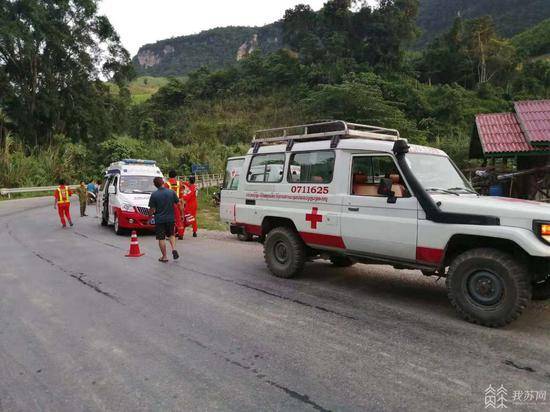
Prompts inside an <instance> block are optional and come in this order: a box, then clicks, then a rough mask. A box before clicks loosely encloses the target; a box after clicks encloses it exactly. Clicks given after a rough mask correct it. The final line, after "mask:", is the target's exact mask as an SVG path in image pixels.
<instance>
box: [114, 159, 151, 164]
mask: <svg viewBox="0 0 550 412" xmlns="http://www.w3.org/2000/svg"><path fill="white" fill-rule="evenodd" d="M122 163H124V164H127V165H148V166H156V164H157V162H156V161H154V160H142V159H124V160H122Z"/></svg>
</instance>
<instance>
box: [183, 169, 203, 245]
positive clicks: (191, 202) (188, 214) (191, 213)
mask: <svg viewBox="0 0 550 412" xmlns="http://www.w3.org/2000/svg"><path fill="white" fill-rule="evenodd" d="M183 200H184V201H185V208H184V213H185V219H186V221H187V222H188V224H187V225H186V226H193V237H197V229H198V225H197V209H198V206H199V205H198V202H197V187H196V186H195V176H189V181H188V182H187V183H186V184H185V192H184V194H183Z"/></svg>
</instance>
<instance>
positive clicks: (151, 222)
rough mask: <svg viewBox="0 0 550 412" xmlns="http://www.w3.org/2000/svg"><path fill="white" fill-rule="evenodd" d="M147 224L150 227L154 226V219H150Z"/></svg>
mask: <svg viewBox="0 0 550 412" xmlns="http://www.w3.org/2000/svg"><path fill="white" fill-rule="evenodd" d="M149 224H150V225H154V224H155V218H154V217H152V218H151V219H149Z"/></svg>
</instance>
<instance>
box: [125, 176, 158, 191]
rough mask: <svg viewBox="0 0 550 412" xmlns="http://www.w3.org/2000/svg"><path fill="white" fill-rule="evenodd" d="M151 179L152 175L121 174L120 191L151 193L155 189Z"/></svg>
mask: <svg viewBox="0 0 550 412" xmlns="http://www.w3.org/2000/svg"><path fill="white" fill-rule="evenodd" d="M153 179H154V176H122V177H121V178H120V185H119V188H120V191H121V192H122V193H153V192H154V191H155V190H157V188H156V187H155V185H154V184H153Z"/></svg>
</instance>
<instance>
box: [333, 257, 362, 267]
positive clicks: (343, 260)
mask: <svg viewBox="0 0 550 412" xmlns="http://www.w3.org/2000/svg"><path fill="white" fill-rule="evenodd" d="M330 261H331V263H332V264H333V265H334V266H336V267H339V268H347V267H350V266H353V265H355V263H357V262H355V260H353V259H351V258H349V257H347V256H331V257H330Z"/></svg>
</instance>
